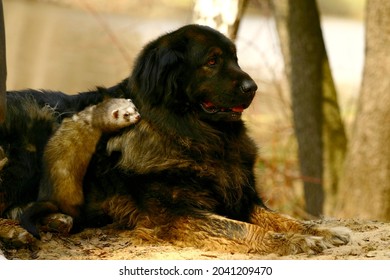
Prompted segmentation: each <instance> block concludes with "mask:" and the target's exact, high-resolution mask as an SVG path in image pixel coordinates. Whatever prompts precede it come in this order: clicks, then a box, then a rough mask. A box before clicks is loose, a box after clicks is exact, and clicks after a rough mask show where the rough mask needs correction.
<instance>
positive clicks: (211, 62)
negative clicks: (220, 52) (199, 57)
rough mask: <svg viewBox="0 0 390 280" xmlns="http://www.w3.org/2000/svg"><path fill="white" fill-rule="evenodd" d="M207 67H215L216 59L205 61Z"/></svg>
mask: <svg viewBox="0 0 390 280" xmlns="http://www.w3.org/2000/svg"><path fill="white" fill-rule="evenodd" d="M207 65H208V66H215V65H217V58H215V57H212V58H209V60H208V61H207Z"/></svg>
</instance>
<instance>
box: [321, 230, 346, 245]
mask: <svg viewBox="0 0 390 280" xmlns="http://www.w3.org/2000/svg"><path fill="white" fill-rule="evenodd" d="M316 235H317V236H321V237H323V239H324V242H325V243H326V246H327V247H328V248H331V247H334V246H341V245H345V244H348V243H349V241H350V240H351V230H350V229H348V228H345V227H334V228H317V229H316Z"/></svg>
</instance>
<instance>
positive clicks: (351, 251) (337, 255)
mask: <svg viewBox="0 0 390 280" xmlns="http://www.w3.org/2000/svg"><path fill="white" fill-rule="evenodd" d="M319 223H321V224H322V225H323V226H345V227H347V228H349V229H350V230H351V232H352V240H351V242H350V243H349V244H347V245H345V246H341V247H336V248H331V249H327V250H325V251H324V252H323V253H321V254H318V255H307V254H298V255H293V256H278V255H275V254H271V255H266V256H264V255H256V254H250V253H248V254H238V253H235V252H216V251H202V250H199V249H195V248H179V247H174V246H172V245H170V244H143V245H134V243H133V241H132V238H131V231H129V230H119V229H115V228H112V227H109V226H108V227H105V228H99V229H86V230H84V231H82V232H80V233H78V234H74V235H70V236H67V237H64V236H60V235H57V234H51V233H46V235H44V236H43V238H42V241H36V242H35V244H33V245H32V246H30V248H22V249H10V248H3V249H2V250H3V254H4V255H5V257H6V258H7V259H23V260H26V259H50V260H53V259H55V260H61V259H62V260H64V259H67V260H69V259H71V260H75V259H83V260H103V259H111V260H123V259H126V260H161V259H170V260H228V259H229V260H249V259H271V260H274V259H301V260H313V259H325V260H337V259H347V260H365V259H366V260H367V259H390V224H389V223H383V222H377V221H362V220H330V219H329V220H324V221H321V222H319ZM0 258H1V254H0ZM3 258H4V257H3Z"/></svg>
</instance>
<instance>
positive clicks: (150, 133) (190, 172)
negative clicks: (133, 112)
mask: <svg viewBox="0 0 390 280" xmlns="http://www.w3.org/2000/svg"><path fill="white" fill-rule="evenodd" d="M205 137H207V135H206V136H205ZM210 147H214V148H212V150H210ZM107 150H108V152H109V153H112V152H120V153H121V157H120V160H119V163H118V168H119V169H121V170H124V171H126V172H128V173H129V171H130V173H131V174H137V175H138V176H143V175H147V176H145V177H147V178H148V179H147V182H144V181H140V180H137V178H135V177H136V176H137V175H136V176H135V177H134V182H137V183H138V184H141V185H143V186H137V185H133V184H132V183H131V181H132V178H130V182H129V188H132V187H134V188H135V189H137V188H142V189H143V191H144V192H145V190H149V195H151V196H153V193H155V194H158V196H159V197H158V198H157V199H158V200H159V203H165V204H170V205H169V206H172V204H173V205H174V204H178V205H179V204H182V203H185V204H186V203H191V204H194V202H196V201H201V202H202V203H203V204H202V205H193V206H194V207H199V208H201V209H202V208H205V209H208V210H213V211H218V209H223V211H226V212H227V213H222V214H225V215H229V216H236V215H238V216H239V215H241V214H242V213H238V212H241V211H243V210H242V209H246V208H247V207H244V204H246V203H248V202H249V201H250V200H252V199H253V198H252V197H255V186H254V184H255V182H254V176H253V165H254V161H255V156H256V148H255V146H254V144H253V142H252V141H251V140H250V139H249V137H247V136H246V134H245V133H240V134H239V135H235V136H234V137H232V136H231V135H230V136H229V137H225V138H223V137H222V138H220V142H219V143H218V145H202V144H199V143H197V142H195V141H191V140H189V139H183V138H180V137H172V136H170V135H166V134H162V133H160V132H159V131H158V130H155V129H154V128H153V127H152V126H151V125H149V124H148V123H147V122H144V121H141V122H140V123H139V124H137V126H136V127H135V128H134V129H130V130H128V131H126V132H124V133H123V134H121V135H118V136H116V137H113V138H111V139H110V140H109V141H108V144H107ZM133 176H134V175H133ZM130 192H131V190H130ZM146 193H147V192H146ZM194 195H196V196H201V198H202V199H197V198H196V197H194ZM199 198H200V197H199ZM195 204H196V203H195ZM229 212H230V213H229Z"/></svg>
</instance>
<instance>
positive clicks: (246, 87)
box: [241, 79, 257, 93]
mask: <svg viewBox="0 0 390 280" xmlns="http://www.w3.org/2000/svg"><path fill="white" fill-rule="evenodd" d="M241 90H242V92H243V93H254V92H255V91H256V90H257V85H256V83H255V81H253V80H252V79H249V80H244V81H242V83H241Z"/></svg>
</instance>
